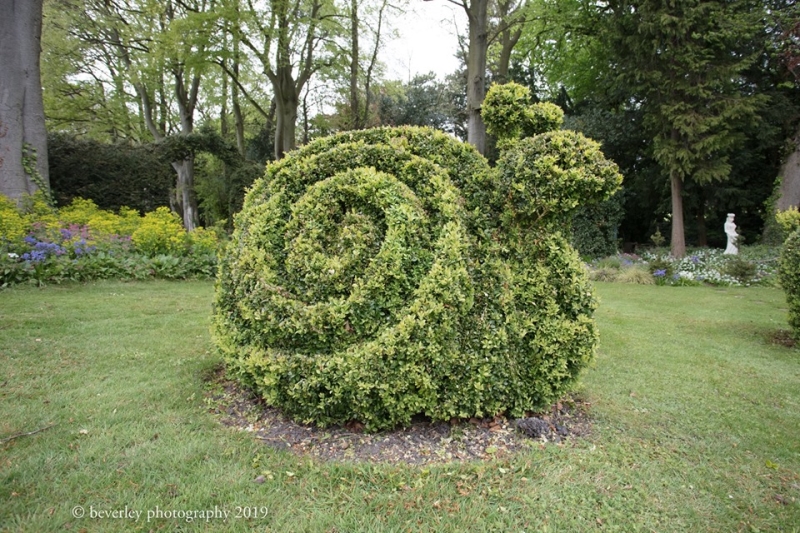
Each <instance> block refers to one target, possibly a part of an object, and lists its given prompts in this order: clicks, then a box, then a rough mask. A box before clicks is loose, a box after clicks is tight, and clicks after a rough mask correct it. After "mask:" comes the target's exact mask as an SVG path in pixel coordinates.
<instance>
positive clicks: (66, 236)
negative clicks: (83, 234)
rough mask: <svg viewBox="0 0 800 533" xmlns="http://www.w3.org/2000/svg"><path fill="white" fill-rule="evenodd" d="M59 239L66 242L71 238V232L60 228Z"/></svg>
mask: <svg viewBox="0 0 800 533" xmlns="http://www.w3.org/2000/svg"><path fill="white" fill-rule="evenodd" d="M61 238H62V239H64V240H65V241H68V240H70V239H71V238H72V232H71V231H70V230H68V229H66V228H62V230H61Z"/></svg>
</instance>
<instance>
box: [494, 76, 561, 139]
mask: <svg viewBox="0 0 800 533" xmlns="http://www.w3.org/2000/svg"><path fill="white" fill-rule="evenodd" d="M481 117H482V118H483V120H484V122H485V123H486V131H487V132H488V133H490V134H491V135H494V136H495V137H497V139H498V146H499V147H501V148H509V147H511V146H512V145H513V143H514V141H516V140H518V139H520V138H523V137H530V136H533V135H538V134H540V133H545V132H548V131H551V130H557V129H558V128H560V127H561V124H563V122H564V111H562V110H561V108H560V107H558V106H557V105H555V104H551V103H536V104H533V103H531V92H530V90H529V89H528V88H527V87H525V86H523V85H520V84H518V83H513V82H512V83H506V84H503V85H492V87H490V88H489V91H488V92H487V93H486V97H485V98H484V100H483V104H482V106H481Z"/></svg>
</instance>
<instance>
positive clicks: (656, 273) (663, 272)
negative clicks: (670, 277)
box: [653, 269, 667, 278]
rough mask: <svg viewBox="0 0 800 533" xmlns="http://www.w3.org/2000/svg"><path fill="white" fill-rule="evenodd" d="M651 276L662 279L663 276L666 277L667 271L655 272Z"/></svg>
mask: <svg viewBox="0 0 800 533" xmlns="http://www.w3.org/2000/svg"><path fill="white" fill-rule="evenodd" d="M653 275H654V276H655V277H657V278H663V277H664V276H666V275H667V271H666V269H664V270H656V271H655V272H653Z"/></svg>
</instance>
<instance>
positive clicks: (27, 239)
mask: <svg viewBox="0 0 800 533" xmlns="http://www.w3.org/2000/svg"><path fill="white" fill-rule="evenodd" d="M23 240H24V241H25V242H27V243H28V244H30V245H31V246H33V245H35V244H36V243H37V242H39V241H37V240H36V237H34V236H33V235H28V236H27V237H25V239H23Z"/></svg>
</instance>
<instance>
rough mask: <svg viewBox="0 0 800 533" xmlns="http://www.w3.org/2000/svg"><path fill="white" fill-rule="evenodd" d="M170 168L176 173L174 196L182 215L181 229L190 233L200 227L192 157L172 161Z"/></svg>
mask: <svg viewBox="0 0 800 533" xmlns="http://www.w3.org/2000/svg"><path fill="white" fill-rule="evenodd" d="M172 168H174V169H175V172H177V173H178V181H177V187H176V190H175V196H176V198H177V201H178V202H179V204H180V209H181V213H183V227H184V228H186V231H192V230H194V229H196V228H197V227H198V226H199V225H200V219H199V216H198V214H197V197H196V196H195V194H194V155H191V156H189V157H187V158H186V159H184V160H183V161H174V162H173V163H172Z"/></svg>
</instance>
